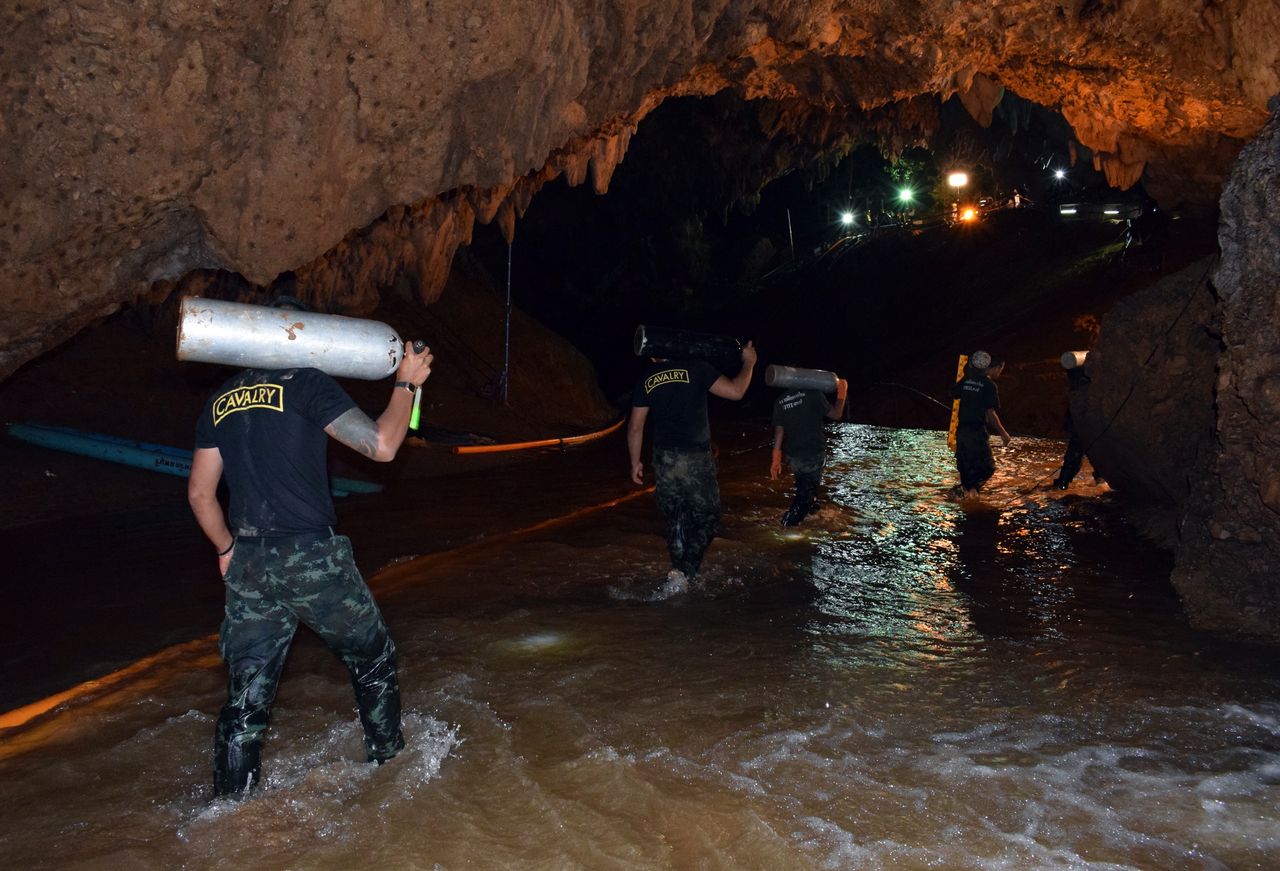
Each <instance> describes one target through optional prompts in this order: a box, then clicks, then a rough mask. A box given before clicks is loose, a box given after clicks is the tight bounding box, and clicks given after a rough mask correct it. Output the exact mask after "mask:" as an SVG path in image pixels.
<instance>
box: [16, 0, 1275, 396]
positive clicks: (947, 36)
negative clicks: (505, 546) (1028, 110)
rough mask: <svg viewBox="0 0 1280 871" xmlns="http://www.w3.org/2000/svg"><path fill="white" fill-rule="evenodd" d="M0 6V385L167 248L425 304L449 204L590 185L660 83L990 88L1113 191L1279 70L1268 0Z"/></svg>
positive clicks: (457, 210)
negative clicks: (401, 285) (1046, 128)
mask: <svg viewBox="0 0 1280 871" xmlns="http://www.w3.org/2000/svg"><path fill="white" fill-rule="evenodd" d="M0 20H3V22H4V31H5V37H4V39H3V40H0V87H2V88H3V92H4V102H3V108H2V112H0V258H3V274H4V276H5V282H6V283H5V286H4V288H3V289H2V290H0V312H2V320H0V323H2V326H0V334H2V339H0V377H3V376H5V375H8V374H9V373H11V372H12V371H13V370H14V369H15V368H16V367H17V366H19V365H21V364H22V363H23V362H25V361H26V360H29V359H31V358H32V357H34V356H36V355H38V354H40V353H41V352H43V351H45V350H48V349H49V348H52V347H54V346H55V345H57V344H59V343H60V342H62V341H64V340H65V339H66V338H68V337H69V336H70V335H72V334H74V333H75V332H76V331H78V330H79V329H81V328H82V327H83V326H85V325H86V324H88V323H91V322H93V321H94V320H96V319H98V318H100V317H102V316H104V315H106V314H109V313H110V312H112V311H115V310H116V309H118V308H119V307H120V306H121V305H123V304H126V303H129V302H131V301H135V300H138V299H141V298H148V296H149V295H150V296H154V295H155V294H157V293H158V292H161V291H164V292H167V290H166V289H171V288H172V287H173V282H175V281H176V280H178V279H180V278H181V277H182V276H184V275H187V274H188V273H191V272H192V271H193V270H204V269H219V270H228V271H231V272H235V273H238V274H240V275H242V276H244V277H245V279H246V280H247V281H249V282H251V283H256V284H267V283H269V282H271V281H272V280H273V279H274V278H275V277H276V276H278V275H279V274H281V273H282V272H285V271H290V270H291V271H293V272H294V273H295V274H296V276H297V280H298V284H299V286H300V287H301V288H303V289H305V291H306V292H307V293H308V294H310V295H312V296H317V297H322V298H325V299H328V300H331V301H334V302H335V303H337V304H339V305H340V306H342V307H345V308H348V309H353V310H358V309H360V308H361V307H362V306H367V305H368V304H369V302H370V300H371V298H373V297H376V293H377V288H378V287H379V286H382V285H384V284H386V283H387V282H388V281H389V280H390V278H391V277H393V276H394V275H397V274H403V275H407V276H409V277H410V278H411V279H412V284H413V286H414V287H415V288H417V290H418V292H419V294H420V295H421V296H422V298H423V299H424V300H428V301H429V300H431V299H433V298H435V297H436V296H437V295H438V294H439V292H440V290H441V288H442V287H443V283H444V279H445V277H446V276H447V275H448V270H449V266H450V263H451V261H452V257H453V254H454V252H455V251H456V249H457V247H458V246H459V245H464V244H467V243H468V242H469V240H470V237H471V232H472V229H473V227H474V225H475V223H476V222H477V221H478V222H483V223H487V222H491V221H496V222H498V224H499V226H500V227H501V228H502V229H503V231H504V233H506V234H507V235H508V236H510V235H511V234H512V233H513V232H514V228H515V223H516V220H517V219H518V217H519V216H520V215H521V214H523V212H524V210H525V209H526V208H527V207H528V204H529V202H530V199H531V198H532V197H533V195H534V194H535V193H536V192H537V190H538V189H539V188H540V187H541V186H542V185H543V184H545V183H546V182H547V181H549V180H551V179H553V178H558V177H560V178H564V179H565V180H566V181H567V182H569V183H570V184H582V183H587V184H591V185H592V186H593V187H594V189H595V190H596V191H598V192H602V193H603V192H604V191H605V190H607V188H608V186H609V180H610V177H611V175H612V173H613V170H614V168H615V167H616V166H617V164H618V163H619V161H621V160H622V158H623V157H624V155H625V153H626V149H627V144H628V141H629V138H630V136H631V135H632V133H634V131H635V129H636V125H637V124H638V123H639V122H640V120H641V119H642V118H644V117H645V116H646V115H647V114H648V113H649V112H651V111H652V110H653V109H654V108H655V107H657V106H658V105H660V104H661V103H662V102H663V101H664V100H665V99H667V98H669V97H673V96H707V95H711V94H715V93H717V92H720V91H722V90H724V89H732V90H734V91H735V92H737V93H738V94H740V95H741V96H742V97H744V98H746V99H750V100H769V101H777V103H778V104H779V106H781V107H794V106H796V105H804V106H807V107H812V108H813V109H817V110H821V111H824V112H826V113H828V114H829V115H830V117H831V118H832V119H835V120H836V121H839V119H841V118H844V117H847V116H849V115H850V114H851V113H865V114H867V116H868V117H875V118H877V119H878V122H877V123H879V124H881V126H885V125H886V124H887V125H888V126H889V127H890V128H892V127H893V126H894V124H895V123H898V124H900V125H901V131H907V130H910V129H911V125H912V124H913V123H914V122H913V121H912V119H913V117H914V116H915V115H916V114H917V113H916V112H914V110H913V109H912V107H913V106H915V105H918V101H919V99H920V98H921V97H924V96H929V97H932V98H934V99H937V98H944V99H945V98H948V97H950V96H952V95H955V96H958V97H959V98H960V99H961V100H963V102H964V104H965V107H966V108H967V109H968V111H969V113H970V114H971V115H973V117H974V118H975V119H977V120H978V121H979V122H980V123H988V122H989V121H990V118H991V112H992V109H993V107H994V106H995V105H996V104H997V103H998V102H999V100H1000V99H1001V96H1002V94H1003V93H1004V92H1005V90H1006V89H1009V90H1012V91H1014V92H1016V93H1017V94H1018V95H1020V96H1021V97H1023V98H1026V99H1027V100H1030V101H1033V102H1035V103H1037V104H1039V105H1041V106H1045V107H1048V108H1051V109H1054V110H1057V111H1058V112H1060V113H1061V115H1062V117H1063V118H1064V119H1065V120H1066V121H1067V123H1069V124H1070V126H1071V131H1072V134H1073V135H1074V137H1075V140H1076V141H1077V142H1078V143H1079V145H1080V146H1082V147H1083V149H1086V150H1087V153H1088V154H1089V155H1090V157H1091V159H1092V160H1093V161H1094V163H1095V164H1096V166H1097V168H1098V169H1099V170H1101V171H1103V172H1105V173H1106V176H1107V178H1108V180H1109V181H1111V183H1112V184H1114V185H1116V186H1118V187H1127V186H1129V185H1132V184H1133V183H1135V182H1137V181H1138V180H1139V179H1142V180H1143V181H1144V182H1146V184H1147V186H1148V188H1149V189H1151V190H1155V191H1160V190H1164V191H1170V190H1180V191H1181V193H1182V195H1183V196H1185V197H1188V198H1197V197H1198V198H1200V199H1202V200H1204V201H1206V202H1211V201H1212V200H1214V199H1215V198H1216V196H1217V193H1218V190H1219V189H1220V187H1221V184H1222V182H1223V179H1224V178H1225V176H1226V173H1227V170H1228V168H1229V166H1230V163H1231V160H1232V159H1233V157H1234V155H1235V154H1236V152H1237V151H1238V150H1239V149H1240V147H1241V146H1242V145H1243V144H1244V143H1245V142H1246V141H1248V140H1249V139H1250V138H1251V137H1253V136H1254V135H1256V133H1257V132H1258V131H1259V130H1260V129H1261V127H1262V126H1263V124H1264V123H1265V122H1266V120H1267V117H1268V100H1269V98H1271V97H1272V96H1273V95H1275V94H1276V93H1277V92H1280V67H1278V65H1277V55H1278V51H1280V40H1276V39H1275V34H1276V33H1278V32H1280V8H1278V6H1277V4H1276V3H1275V2H1274V0H1227V2H1212V0H1192V2H1189V0H1064V2H1031V0H1014V2H999V0H995V2H990V0H984V2H969V3H959V2H942V0H880V2H859V0H854V2H838V0H804V2H792V0H772V2H764V0H759V2H734V0H522V2H511V0H467V2H462V0H433V2H426V0H328V2H325V0H310V2H303V0H270V2H261V0H207V2H194V0H193V2H184V0H167V2H159V0H152V2H148V0H139V2H123V0H71V2H65V3H59V4H36V3H14V2H12V0H10V2H7V3H5V4H4V6H3V10H2V11H0ZM795 114H797V113H796V111H795V110H794V109H779V110H778V111H777V112H775V113H774V117H775V119H776V121H777V123H778V124H779V125H780V126H785V124H786V119H787V118H788V117H790V116H791V115H795ZM799 114H801V115H805V114H806V113H804V112H801V113H799ZM808 114H811V112H810V113H808ZM895 119H896V120H895ZM806 123H809V122H806ZM901 131H899V133H900V138H903V134H902V133H901ZM829 132H830V131H827V133H828V134H829ZM882 133H884V134H885V135H886V136H888V137H890V138H892V136H893V135H894V130H893V129H889V130H887V131H882ZM1188 192H1190V193H1188ZM1157 195H1158V194H1157Z"/></svg>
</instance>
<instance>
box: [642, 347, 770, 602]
mask: <svg viewBox="0 0 1280 871" xmlns="http://www.w3.org/2000/svg"><path fill="white" fill-rule="evenodd" d="M755 365H756V349H755V346H753V345H752V344H751V343H750V342H747V344H746V347H744V348H743V349H742V368H741V369H740V370H738V374H737V375H736V376H735V377H733V378H726V377H725V376H724V375H721V374H720V372H719V370H717V369H716V368H715V367H714V366H712V365H711V364H710V363H707V362H705V361H703V360H653V361H652V362H651V363H650V365H649V366H648V367H647V368H646V369H645V372H644V374H643V375H641V377H640V380H639V381H637V382H636V386H635V390H634V392H633V393H632V397H631V418H630V421H629V422H628V425H627V450H628V451H629V453H630V455H631V480H632V481H633V482H635V483H636V484H643V483H644V463H642V462H641V460H640V450H641V447H642V446H643V443H644V426H645V421H647V420H648V419H649V417H650V416H651V415H650V411H652V417H653V471H654V476H655V477H656V479H657V488H656V496H657V499H658V507H659V509H661V511H662V516H663V517H664V518H665V519H666V525H667V550H668V551H669V552H670V554H671V571H670V572H669V573H668V574H667V581H666V583H665V584H664V585H663V587H662V593H663V594H664V596H671V595H676V594H678V593H684V592H687V591H688V589H689V582H690V581H691V580H693V579H694V578H696V577H697V574H698V569H699V567H700V566H701V565H702V556H703V554H704V553H706V550H707V548H708V547H709V546H710V545H711V540H712V539H713V538H715V535H716V529H717V527H718V525H719V523H720V485H719V483H718V482H717V481H716V461H715V457H714V456H713V455H712V452H711V426H710V423H709V422H708V420H707V393H711V394H712V395H714V396H719V397H720V398H722V399H733V400H738V399H741V398H742V397H743V396H744V395H746V392H747V387H748V386H749V385H750V384H751V374H752V372H753V371H754V370H755Z"/></svg>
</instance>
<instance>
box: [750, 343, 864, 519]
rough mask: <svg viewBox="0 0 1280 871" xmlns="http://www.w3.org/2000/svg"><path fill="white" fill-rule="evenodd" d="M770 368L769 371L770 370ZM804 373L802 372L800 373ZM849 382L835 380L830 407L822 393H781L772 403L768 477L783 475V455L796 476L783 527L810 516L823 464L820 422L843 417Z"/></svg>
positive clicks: (798, 389) (794, 389)
mask: <svg viewBox="0 0 1280 871" xmlns="http://www.w3.org/2000/svg"><path fill="white" fill-rule="evenodd" d="M771 368H772V367H771ZM799 371H805V370H799ZM848 393H849V382H847V381H845V380H844V379H843V378H838V379H836V401H835V404H834V405H832V404H831V402H829V401H828V400H827V397H826V396H824V395H823V393H822V391H821V390H816V389H812V388H808V389H806V388H803V387H792V388H791V389H789V390H784V391H783V392H782V394H781V395H780V396H779V397H778V398H777V399H776V400H775V401H774V403H773V455H772V458H771V460H770V463H769V477H770V478H771V479H773V480H775V481H776V480H777V479H778V477H779V476H780V475H781V474H782V454H783V451H784V449H785V451H786V455H787V464H788V465H789V466H791V472H792V474H794V475H795V476H796V495H795V498H794V499H793V500H792V501H791V507H790V508H788V509H787V511H786V513H785V514H783V515H782V525H783V526H796V525H797V524H799V523H800V521H802V520H804V519H805V518H806V517H808V516H809V514H810V513H812V511H813V509H814V505H815V504H816V502H817V497H818V485H819V484H821V483H822V469H823V466H824V465H825V464H826V449H825V444H824V438H823V431H822V429H823V427H822V425H823V422H824V421H826V420H839V419H840V418H842V417H843V416H844V401H845V397H846V396H847V395H848Z"/></svg>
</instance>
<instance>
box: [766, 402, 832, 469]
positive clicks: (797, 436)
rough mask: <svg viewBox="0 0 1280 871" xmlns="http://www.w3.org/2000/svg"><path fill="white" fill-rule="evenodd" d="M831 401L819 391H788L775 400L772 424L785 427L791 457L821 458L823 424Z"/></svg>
mask: <svg viewBox="0 0 1280 871" xmlns="http://www.w3.org/2000/svg"><path fill="white" fill-rule="evenodd" d="M830 410H831V403H830V402H829V401H827V397H825V396H823V395H822V392H821V391H818V390H788V391H786V392H784V393H783V394H782V395H781V396H779V397H778V398H777V399H776V400H774V403H773V425H774V426H780V427H782V439H783V441H782V446H783V448H785V449H786V452H787V456H788V457H801V458H805V459H810V458H815V457H821V456H822V453H823V436H822V426H823V423H824V422H825V421H826V419H827V412H828V411H830Z"/></svg>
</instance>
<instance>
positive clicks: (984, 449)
mask: <svg viewBox="0 0 1280 871" xmlns="http://www.w3.org/2000/svg"><path fill="white" fill-rule="evenodd" d="M956 470H957V471H958V472H959V473H960V486H961V487H963V488H964V489H965V490H976V489H978V488H979V487H981V486H982V485H983V484H985V483H987V480H988V479H990V477H991V476H992V475H994V474H995V473H996V461H995V458H994V457H992V456H991V436H990V435H988V434H987V428H986V427H985V426H961V427H958V428H957V429H956Z"/></svg>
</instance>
